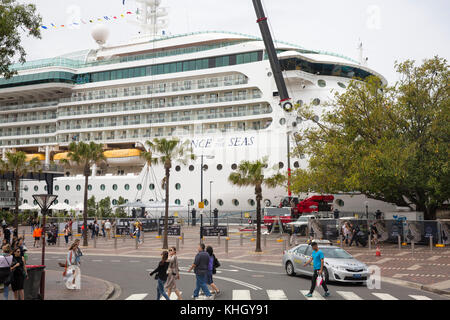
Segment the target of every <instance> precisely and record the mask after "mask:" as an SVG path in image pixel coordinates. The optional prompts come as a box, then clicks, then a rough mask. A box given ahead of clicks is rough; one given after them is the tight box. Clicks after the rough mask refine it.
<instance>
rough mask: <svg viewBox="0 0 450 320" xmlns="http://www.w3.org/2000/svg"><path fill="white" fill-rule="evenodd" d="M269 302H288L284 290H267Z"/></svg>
mask: <svg viewBox="0 0 450 320" xmlns="http://www.w3.org/2000/svg"><path fill="white" fill-rule="evenodd" d="M266 292H267V295H268V296H269V300H287V299H288V298H287V297H286V294H285V293H284V291H283V290H266Z"/></svg>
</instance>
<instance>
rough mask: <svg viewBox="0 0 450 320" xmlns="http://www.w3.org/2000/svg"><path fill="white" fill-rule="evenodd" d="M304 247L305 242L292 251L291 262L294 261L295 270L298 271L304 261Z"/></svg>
mask: <svg viewBox="0 0 450 320" xmlns="http://www.w3.org/2000/svg"><path fill="white" fill-rule="evenodd" d="M306 247H307V245H306V244H302V245H300V246H299V247H298V248H297V249H295V251H294V256H293V263H294V269H295V272H297V271H300V270H301V268H302V267H303V264H304V263H305V262H304V259H305V258H304V256H305V251H306Z"/></svg>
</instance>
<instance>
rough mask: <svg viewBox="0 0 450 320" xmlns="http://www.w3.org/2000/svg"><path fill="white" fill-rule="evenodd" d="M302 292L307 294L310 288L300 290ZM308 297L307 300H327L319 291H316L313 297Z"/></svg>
mask: <svg viewBox="0 0 450 320" xmlns="http://www.w3.org/2000/svg"><path fill="white" fill-rule="evenodd" d="M300 292H301V293H302V294H303V296H305V295H307V294H308V293H309V290H300ZM305 298H306V297H305ZM306 299H307V300H325V298H324V297H322V296H321V295H320V294H319V293H317V291H314V293H313V296H312V297H311V298H306Z"/></svg>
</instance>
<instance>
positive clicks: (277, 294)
mask: <svg viewBox="0 0 450 320" xmlns="http://www.w3.org/2000/svg"><path fill="white" fill-rule="evenodd" d="M261 292H262V293H263V295H261V294H260V293H261ZM252 293H254V294H253V296H252ZM308 293H309V290H299V291H297V294H296V295H295V296H291V297H290V299H288V296H287V294H286V292H285V291H284V290H282V289H271V290H253V291H251V290H232V291H231V300H261V299H263V300H328V299H331V300H336V299H338V300H340V299H343V300H353V301H358V300H374V299H375V300H377V299H379V300H409V299H413V300H432V299H431V298H430V297H427V296H425V295H414V294H410V295H407V296H404V297H401V298H398V297H394V296H393V295H391V294H389V293H383V292H367V294H366V295H364V297H362V296H360V295H359V294H357V293H355V292H353V291H335V292H333V291H331V292H330V293H331V296H330V297H328V298H325V297H323V295H322V291H321V290H316V291H314V293H313V296H312V297H306V295H307V294H308ZM219 297H220V299H225V300H227V299H229V296H228V295H225V294H224V295H221V296H219ZM146 298H147V299H153V298H152V297H149V294H148V293H137V294H131V295H130V296H128V297H127V298H126V299H125V300H144V299H146ZM169 298H170V300H177V299H178V297H177V295H176V294H175V292H172V293H171V295H170V297H169ZM184 298H185V299H186V298H187V297H184ZM160 300H166V299H165V298H164V297H161V299H160Z"/></svg>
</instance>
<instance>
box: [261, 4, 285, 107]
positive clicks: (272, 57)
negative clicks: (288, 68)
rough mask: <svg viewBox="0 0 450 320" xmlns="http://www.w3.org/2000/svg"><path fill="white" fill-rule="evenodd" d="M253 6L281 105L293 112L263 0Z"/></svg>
mask: <svg viewBox="0 0 450 320" xmlns="http://www.w3.org/2000/svg"><path fill="white" fill-rule="evenodd" d="M253 6H254V7H255V12H256V17H257V19H258V20H256V22H257V23H258V24H259V28H260V30H261V35H262V38H263V41H264V46H265V47H266V51H267V54H268V56H269V61H270V67H271V68H272V72H273V76H274V79H275V83H276V85H277V88H278V94H279V95H280V105H281V106H282V107H283V109H284V111H286V112H291V111H292V109H293V105H292V103H291V101H290V100H291V99H290V98H289V94H288V91H287V88H286V83H285V82H284V78H283V73H282V72H281V66H280V61H279V60H278V57H277V52H276V50H275V45H274V43H273V39H272V35H271V34H270V30H269V25H268V24H267V17H266V15H265V13H264V8H263V6H262V3H261V0H253Z"/></svg>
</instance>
